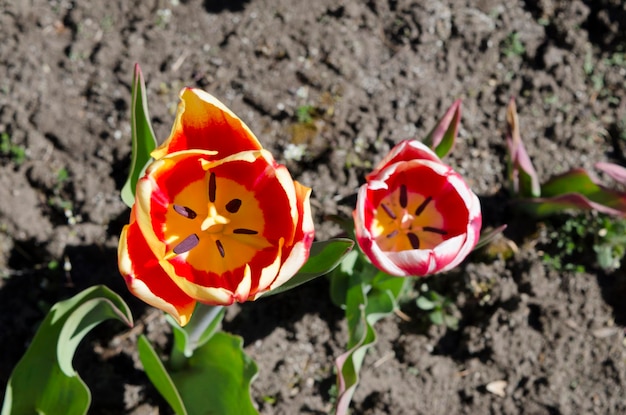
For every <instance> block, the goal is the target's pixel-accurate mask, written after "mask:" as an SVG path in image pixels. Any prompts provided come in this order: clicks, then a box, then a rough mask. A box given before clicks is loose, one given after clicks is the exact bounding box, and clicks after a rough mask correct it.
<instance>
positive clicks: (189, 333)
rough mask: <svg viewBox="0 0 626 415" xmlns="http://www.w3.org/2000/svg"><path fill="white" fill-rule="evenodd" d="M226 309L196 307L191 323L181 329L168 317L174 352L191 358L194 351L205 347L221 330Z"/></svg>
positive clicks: (199, 305) (221, 307)
mask: <svg viewBox="0 0 626 415" xmlns="http://www.w3.org/2000/svg"><path fill="white" fill-rule="evenodd" d="M225 314H226V309H225V308H224V307H223V306H210V305H206V304H202V303H198V304H197V305H196V309H195V310H194V312H193V314H192V315H191V319H190V320H189V323H188V324H187V325H186V326H185V327H181V326H180V325H179V324H178V323H177V322H176V321H175V320H174V319H173V318H172V317H171V316H170V315H169V314H168V315H167V316H166V318H167V321H168V323H170V325H171V326H172V331H173V333H174V348H173V350H172V353H174V351H177V352H180V353H182V355H183V356H185V357H187V358H188V357H191V355H192V354H193V352H194V350H196V349H197V348H198V347H201V346H203V345H204V344H205V343H206V342H207V341H209V339H210V338H211V336H213V334H215V333H216V332H217V330H219V328H220V326H221V323H222V320H223V319H224V315H225Z"/></svg>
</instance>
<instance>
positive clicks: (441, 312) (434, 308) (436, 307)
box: [415, 283, 459, 330]
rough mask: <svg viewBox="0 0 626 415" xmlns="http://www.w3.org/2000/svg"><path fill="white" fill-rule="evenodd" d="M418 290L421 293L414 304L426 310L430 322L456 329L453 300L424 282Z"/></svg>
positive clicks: (457, 322) (457, 324)
mask: <svg viewBox="0 0 626 415" xmlns="http://www.w3.org/2000/svg"><path fill="white" fill-rule="evenodd" d="M420 291H421V294H420V295H419V297H417V299H416V300H415V304H416V305H417V307H418V308H419V309H420V310H423V311H427V312H428V319H429V320H430V322H431V323H432V324H436V325H438V326H446V327H448V328H451V329H452V330H458V328H459V319H458V318H457V317H456V316H455V315H454V312H455V311H456V306H455V305H454V302H453V301H452V300H451V299H450V298H448V297H446V296H445V295H441V294H439V293H437V292H436V291H433V290H431V289H429V288H428V285H427V284H425V283H424V284H422V286H421V288H420Z"/></svg>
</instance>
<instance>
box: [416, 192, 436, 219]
mask: <svg viewBox="0 0 626 415" xmlns="http://www.w3.org/2000/svg"><path fill="white" fill-rule="evenodd" d="M432 200H433V198H432V197H430V196H428V197H427V198H426V199H424V201H423V202H422V204H421V205H419V206H418V207H417V209H415V216H419V215H421V214H422V212H424V209H426V206H428V204H429V203H430V202H432Z"/></svg>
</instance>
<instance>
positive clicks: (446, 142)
mask: <svg viewBox="0 0 626 415" xmlns="http://www.w3.org/2000/svg"><path fill="white" fill-rule="evenodd" d="M460 121H461V100H460V99H457V100H456V101H454V103H453V104H452V105H451V106H450V108H448V111H446V113H445V114H444V116H443V118H441V120H439V123H438V124H437V125H436V126H435V128H433V129H432V130H431V132H430V133H428V135H427V136H426V138H425V139H424V141H423V143H424V144H426V145H427V146H429V147H430V148H432V149H433V151H434V152H435V153H436V154H437V156H439V158H443V157H445V156H446V155H447V154H448V153H449V152H450V150H452V147H454V142H455V141H456V136H457V134H458V131H459V122H460Z"/></svg>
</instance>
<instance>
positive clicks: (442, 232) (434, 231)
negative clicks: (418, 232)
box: [422, 226, 448, 235]
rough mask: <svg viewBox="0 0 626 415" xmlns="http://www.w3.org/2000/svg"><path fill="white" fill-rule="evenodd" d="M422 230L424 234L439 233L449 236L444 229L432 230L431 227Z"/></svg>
mask: <svg viewBox="0 0 626 415" xmlns="http://www.w3.org/2000/svg"><path fill="white" fill-rule="evenodd" d="M422 230H423V231H424V232H432V233H438V234H439V235H447V234H448V232H447V231H445V230H443V229H439V228H431V227H430V226H424V227H423V228H422Z"/></svg>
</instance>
